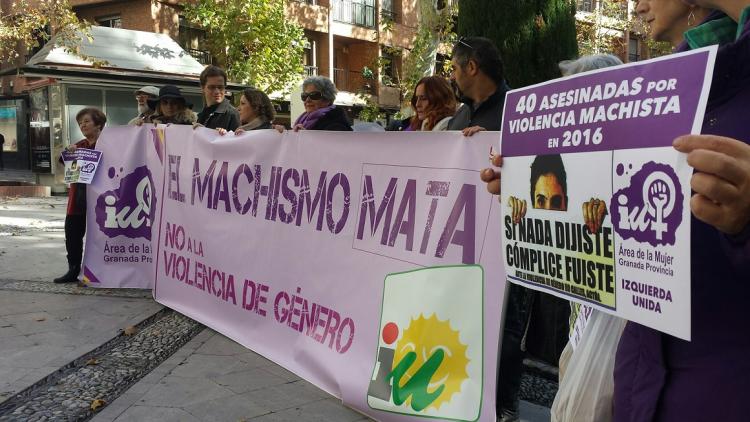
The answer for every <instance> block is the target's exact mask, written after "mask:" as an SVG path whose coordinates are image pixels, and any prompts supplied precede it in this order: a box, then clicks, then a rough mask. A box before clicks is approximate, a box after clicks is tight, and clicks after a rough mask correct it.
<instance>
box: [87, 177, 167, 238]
mask: <svg viewBox="0 0 750 422" xmlns="http://www.w3.org/2000/svg"><path fill="white" fill-rule="evenodd" d="M153 186H154V181H153V179H152V178H151V172H150V171H149V170H148V167H146V166H141V167H138V168H136V169H135V170H133V172H132V173H130V174H129V175H127V176H125V177H124V178H123V179H122V180H121V181H120V187H119V188H117V189H115V190H111V191H107V192H104V193H103V194H102V195H100V196H99V198H98V199H97V201H96V222H97V224H98V225H99V229H100V230H101V231H102V232H103V233H104V234H106V235H107V236H109V237H115V236H126V237H129V238H131V239H135V238H138V237H143V238H145V239H147V240H151V225H152V223H153V221H154V217H155V214H156V197H155V195H154V188H153Z"/></svg>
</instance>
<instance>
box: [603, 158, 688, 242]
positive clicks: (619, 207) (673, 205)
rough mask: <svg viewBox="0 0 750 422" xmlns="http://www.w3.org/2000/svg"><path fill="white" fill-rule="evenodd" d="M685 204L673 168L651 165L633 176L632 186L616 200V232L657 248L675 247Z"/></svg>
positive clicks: (615, 197)
mask: <svg viewBox="0 0 750 422" xmlns="http://www.w3.org/2000/svg"><path fill="white" fill-rule="evenodd" d="M682 202H683V194H682V188H681V186H680V181H679V180H678V178H677V175H676V174H675V172H674V170H673V169H672V167H670V166H668V165H666V164H660V163H654V162H653V161H651V162H648V163H646V164H645V165H644V166H643V168H641V169H640V170H638V172H636V173H635V174H634V175H633V177H632V178H631V179H630V186H628V187H627V188H625V189H621V190H619V191H617V192H615V194H614V195H613V196H612V204H611V205H610V209H611V210H612V222H613V223H614V226H615V227H614V228H615V231H616V232H617V233H619V234H620V236H622V237H623V238H625V239H627V238H633V239H635V240H637V241H639V242H647V243H650V244H651V245H653V246H658V245H674V243H675V232H676V230H677V227H679V225H680V223H681V222H682Z"/></svg>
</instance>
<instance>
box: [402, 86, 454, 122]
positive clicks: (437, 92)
mask: <svg viewBox="0 0 750 422" xmlns="http://www.w3.org/2000/svg"><path fill="white" fill-rule="evenodd" d="M419 85H424V92H425V95H426V96H427V101H429V104H428V105H427V110H426V111H425V114H426V116H425V119H424V121H426V122H427V123H426V124H425V130H432V128H434V127H435V125H436V124H437V123H438V122H439V121H441V120H443V119H445V118H446V117H449V116H453V115H454V114H455V113H456V106H457V103H456V95H455V94H454V93H453V89H452V88H451V85H450V83H449V82H448V80H447V79H445V78H443V77H442V76H425V77H424V78H422V79H420V80H419V82H417V84H416V85H414V93H412V96H411V106H412V109H413V110H414V113H415V114H414V116H413V117H412V118H411V124H410V125H409V126H410V127H411V129H412V130H422V122H423V121H422V120H420V119H419V117H418V116H417V115H416V111H417V87H419Z"/></svg>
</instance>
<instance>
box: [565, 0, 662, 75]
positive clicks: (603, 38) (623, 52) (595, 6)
mask: <svg viewBox="0 0 750 422" xmlns="http://www.w3.org/2000/svg"><path fill="white" fill-rule="evenodd" d="M576 20H577V21H578V26H579V29H581V28H584V27H586V26H588V27H589V28H591V31H593V33H591V35H592V36H593V37H595V38H597V39H598V41H599V42H601V43H602V44H609V45H607V46H604V49H603V51H608V50H610V52H611V53H612V54H614V55H616V56H618V57H619V58H620V59H621V60H622V61H623V62H624V63H628V62H636V61H640V60H645V59H648V58H651V57H652V55H653V52H652V51H650V49H649V44H648V42H647V41H646V35H645V34H644V31H643V28H642V25H641V24H640V22H639V21H638V18H637V17H636V16H635V3H634V2H632V1H630V0H576ZM581 47H582V46H581V45H579V48H581Z"/></svg>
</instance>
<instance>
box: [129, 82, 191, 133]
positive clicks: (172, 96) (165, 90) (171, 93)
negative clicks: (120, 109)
mask: <svg viewBox="0 0 750 422" xmlns="http://www.w3.org/2000/svg"><path fill="white" fill-rule="evenodd" d="M148 105H149V107H151V108H153V109H154V110H156V112H155V113H154V115H152V116H151V118H150V119H149V120H150V121H151V122H152V123H154V124H173V125H192V124H194V123H195V122H196V121H197V120H198V116H197V115H196V114H195V113H194V112H193V111H192V110H190V108H191V107H192V106H193V105H192V104H189V103H188V102H187V100H185V97H183V96H182V92H180V88H177V87H176V86H174V85H165V86H164V87H162V88H161V89H160V90H159V98H157V99H154V100H148ZM139 126H140V125H139Z"/></svg>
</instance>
